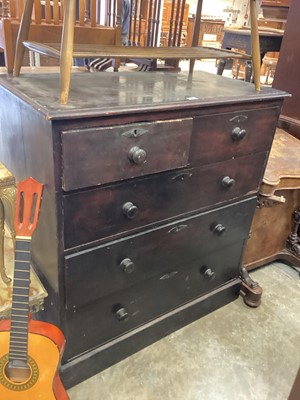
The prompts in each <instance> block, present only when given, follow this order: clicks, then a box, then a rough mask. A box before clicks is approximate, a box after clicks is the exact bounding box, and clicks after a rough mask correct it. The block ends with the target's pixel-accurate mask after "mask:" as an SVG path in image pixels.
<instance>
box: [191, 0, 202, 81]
mask: <svg viewBox="0 0 300 400" xmlns="http://www.w3.org/2000/svg"><path fill="white" fill-rule="evenodd" d="M202 4H203V0H198V3H197V10H196V16H195V24H194V31H193V37H192V47H196V46H199V36H200V25H201V14H202ZM194 65H195V59H194V58H191V59H190V69H189V72H190V74H191V73H192V72H193V70H194Z"/></svg>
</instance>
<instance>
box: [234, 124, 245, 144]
mask: <svg viewBox="0 0 300 400" xmlns="http://www.w3.org/2000/svg"><path fill="white" fill-rule="evenodd" d="M246 133H247V132H246V130H245V129H241V128H239V127H238V126H237V127H236V128H234V129H233V131H232V132H231V138H232V140H234V141H238V140H242V139H244V137H245V136H246Z"/></svg>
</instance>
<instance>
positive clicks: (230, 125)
mask: <svg viewBox="0 0 300 400" xmlns="http://www.w3.org/2000/svg"><path fill="white" fill-rule="evenodd" d="M279 112H280V108H279V107H274V108H261V109H257V110H251V111H248V110H247V111H240V112H233V113H219V114H216V115H209V116H203V117H195V118H194V126H193V135H192V141H191V150H190V158H189V161H190V162H191V163H195V162H197V163H200V164H209V163H213V162H217V161H220V160H225V159H229V158H232V157H238V156H241V155H245V154H251V153H255V152H256V151H257V150H258V149H259V151H268V149H269V148H270V146H271V143H272V140H273V134H274V133H275V129H276V124H277V119H278V115H279ZM272 133H273V134H272Z"/></svg>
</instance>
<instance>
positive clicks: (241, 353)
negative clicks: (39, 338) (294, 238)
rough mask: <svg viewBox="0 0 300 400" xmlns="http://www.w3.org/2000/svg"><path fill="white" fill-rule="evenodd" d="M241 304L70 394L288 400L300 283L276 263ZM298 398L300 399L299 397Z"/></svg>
mask: <svg viewBox="0 0 300 400" xmlns="http://www.w3.org/2000/svg"><path fill="white" fill-rule="evenodd" d="M252 277H253V278H254V279H256V280H257V281H258V282H259V283H260V284H261V286H262V287H263V289H264V293H263V301H262V304H261V306H260V307H259V308H257V309H251V308H249V307H247V306H246V305H245V304H244V302H243V300H242V298H239V299H237V300H236V301H234V302H233V303H230V304H229V305H227V306H225V307H223V308H221V309H219V310H217V311H215V312H213V313H211V314H209V315H207V316H206V317H204V318H202V319H200V320H198V321H196V322H194V323H192V324H190V325H188V326H186V327H184V328H183V329H181V330H179V331H177V332H175V333H173V334H171V335H169V336H167V337H166V338H164V339H162V340H160V341H158V342H156V343H154V344H153V345H151V346H149V347H147V348H145V349H143V350H142V351H140V352H138V353H136V354H134V355H133V356H131V357H129V358H127V359H125V360H123V361H121V362H120V363H118V364H116V365H114V366H112V367H111V368H109V369H107V370H105V371H103V372H102V373H99V374H98V375H95V376H93V377H92V378H90V379H88V380H86V381H85V382H83V383H81V384H79V385H77V386H75V387H73V388H71V389H70V390H69V391H68V394H69V396H70V398H71V400H100V399H101V400H137V399H138V400H183V399H184V400H285V399H287V398H288V394H289V392H290V390H291V387H292V384H293V381H294V378H295V376H296V373H297V370H298V367H299V363H300V346H299V342H300V313H299V305H300V278H299V274H298V273H297V272H296V271H294V270H293V269H291V268H290V267H288V266H286V265H284V264H280V263H273V264H270V265H269V266H267V267H264V268H261V269H259V270H257V271H255V272H253V273H252ZM299 398H300V394H299Z"/></svg>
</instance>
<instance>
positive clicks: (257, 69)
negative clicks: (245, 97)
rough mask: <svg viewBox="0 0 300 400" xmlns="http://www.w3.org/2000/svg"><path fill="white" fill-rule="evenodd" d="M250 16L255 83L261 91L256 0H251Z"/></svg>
mask: <svg viewBox="0 0 300 400" xmlns="http://www.w3.org/2000/svg"><path fill="white" fill-rule="evenodd" d="M250 17H251V43H252V63H253V75H254V85H255V90H256V91H257V92H259V91H260V66H261V61H260V45H259V34H258V25H257V11H256V0H250Z"/></svg>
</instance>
